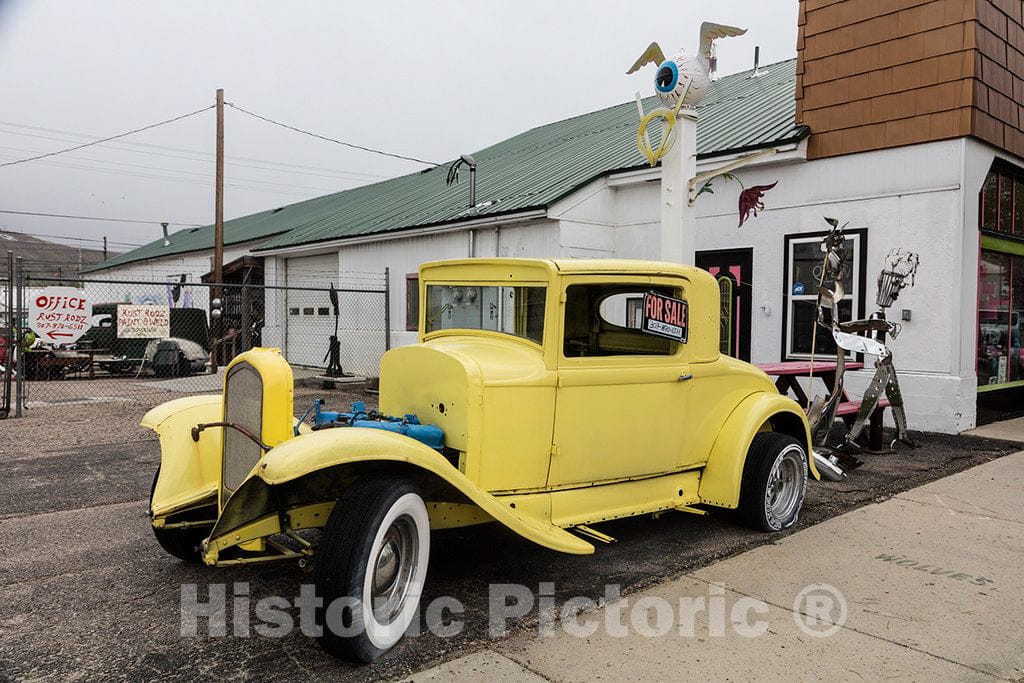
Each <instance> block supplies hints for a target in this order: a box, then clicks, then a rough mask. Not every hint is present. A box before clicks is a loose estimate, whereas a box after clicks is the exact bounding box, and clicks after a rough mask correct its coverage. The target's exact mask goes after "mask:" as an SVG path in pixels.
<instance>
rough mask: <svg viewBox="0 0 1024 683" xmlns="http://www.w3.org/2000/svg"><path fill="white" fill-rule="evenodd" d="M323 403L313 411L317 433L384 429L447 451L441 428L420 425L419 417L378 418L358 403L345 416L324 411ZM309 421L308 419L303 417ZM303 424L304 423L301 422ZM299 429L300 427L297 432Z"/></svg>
mask: <svg viewBox="0 0 1024 683" xmlns="http://www.w3.org/2000/svg"><path fill="white" fill-rule="evenodd" d="M322 405H323V401H322V400H321V399H319V398H318V399H316V400H315V401H314V402H313V405H312V406H311V407H310V410H309V411H306V414H307V415H308V414H309V412H310V411H312V412H313V429H326V428H330V427H362V428H365V429H383V430H385V431H388V432H394V433H396V434H401V435H402V436H408V437H409V438H410V439H416V440H417V441H419V442H420V443H422V444H425V445H427V446H430V447H431V448H433V449H434V450H438V451H440V450H441V449H443V448H444V431H443V430H442V429H441V428H440V427H438V426H437V425H425V424H420V419H419V418H418V417H416V416H415V415H406V416H404V417H392V416H390V415H378V414H377V413H376V411H371V412H367V411H366V404H365V403H363V402H362V401H356V402H355V403H353V404H352V412H349V413H342V412H335V411H331V410H321V407H322ZM302 417H303V419H305V417H306V416H305V415H303V416H302ZM300 422H301V420H300ZM297 429H298V427H296V430H297Z"/></svg>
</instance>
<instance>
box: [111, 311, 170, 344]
mask: <svg viewBox="0 0 1024 683" xmlns="http://www.w3.org/2000/svg"><path fill="white" fill-rule="evenodd" d="M170 336H171V309H170V307H168V306H156V305H152V304H142V305H136V304H118V306H117V337H118V339H162V338H164V337H170Z"/></svg>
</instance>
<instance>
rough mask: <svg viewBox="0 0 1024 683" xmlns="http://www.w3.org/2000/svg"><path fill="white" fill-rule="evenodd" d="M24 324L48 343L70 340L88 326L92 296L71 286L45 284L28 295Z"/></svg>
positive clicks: (75, 337)
mask: <svg viewBox="0 0 1024 683" xmlns="http://www.w3.org/2000/svg"><path fill="white" fill-rule="evenodd" d="M28 325H29V327H31V328H32V331H33V332H35V333H36V334H37V335H38V336H39V338H40V339H42V340H43V341H45V342H47V343H49V344H71V343H74V342H76V341H78V338H79V337H81V336H82V335H83V334H85V333H86V331H88V329H89V328H90V327H91V326H92V300H91V299H90V298H89V297H88V295H87V294H86V293H85V292H83V291H82V290H80V289H75V288H74V287H47V288H46V289H43V290H41V291H39V292H36V293H35V295H33V296H32V297H31V301H29V307H28Z"/></svg>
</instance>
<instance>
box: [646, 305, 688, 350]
mask: <svg viewBox="0 0 1024 683" xmlns="http://www.w3.org/2000/svg"><path fill="white" fill-rule="evenodd" d="M688 321H689V306H688V305H687V303H686V302H685V301H684V300H682V299H673V298H672V297H670V296H665V295H663V294H658V293H657V292H647V294H644V314H643V318H642V320H641V321H640V330H641V331H642V332H646V333H647V334H653V335H656V336H658V337H665V338H666V339H672V340H673V341H677V342H680V343H683V344H685V343H686V332H687V326H688Z"/></svg>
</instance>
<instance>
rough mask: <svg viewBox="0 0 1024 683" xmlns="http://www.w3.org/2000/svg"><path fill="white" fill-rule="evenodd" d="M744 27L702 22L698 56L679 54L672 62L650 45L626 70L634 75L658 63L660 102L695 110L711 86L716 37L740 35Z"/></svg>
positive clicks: (656, 47)
mask: <svg viewBox="0 0 1024 683" xmlns="http://www.w3.org/2000/svg"><path fill="white" fill-rule="evenodd" d="M746 32H747V30H746V29H745V28H737V27H735V26H726V25H724V24H714V23H712V22H710V21H705V22H704V23H703V24H701V25H700V50H699V52H698V53H697V56H692V55H688V54H686V53H685V52H680V53H679V55H678V56H676V57H675V59H666V58H665V53H664V52H663V51H662V49H661V46H660V45H658V44H657V43H651V44H650V45H648V46H647V49H646V50H644V53H643V54H642V55H640V58H639V59H638V60H636V63H634V64H633V66H632V67H631V68H630V69H629V71H627V72H626V73H627V74H631V73H635V72H637V71H639V70H640V69H642V68H643V67H645V66H647V65H648V64H657V65H658V71H657V72H656V73H655V75H654V90H655V91H656V92H657V93H658V97H660V98H661V101H662V102H664V103H665V104H666V105H668V106H670V107H676V106H679V104H680V100H682V106H684V107H695V106H697V103H698V102H700V101H701V100H702V99H704V96H705V95H706V94H707V92H708V86H710V85H711V65H712V62H713V60H714V42H715V40H716V39H718V38H727V37H730V36H742V35H743V34H744V33H746Z"/></svg>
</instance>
